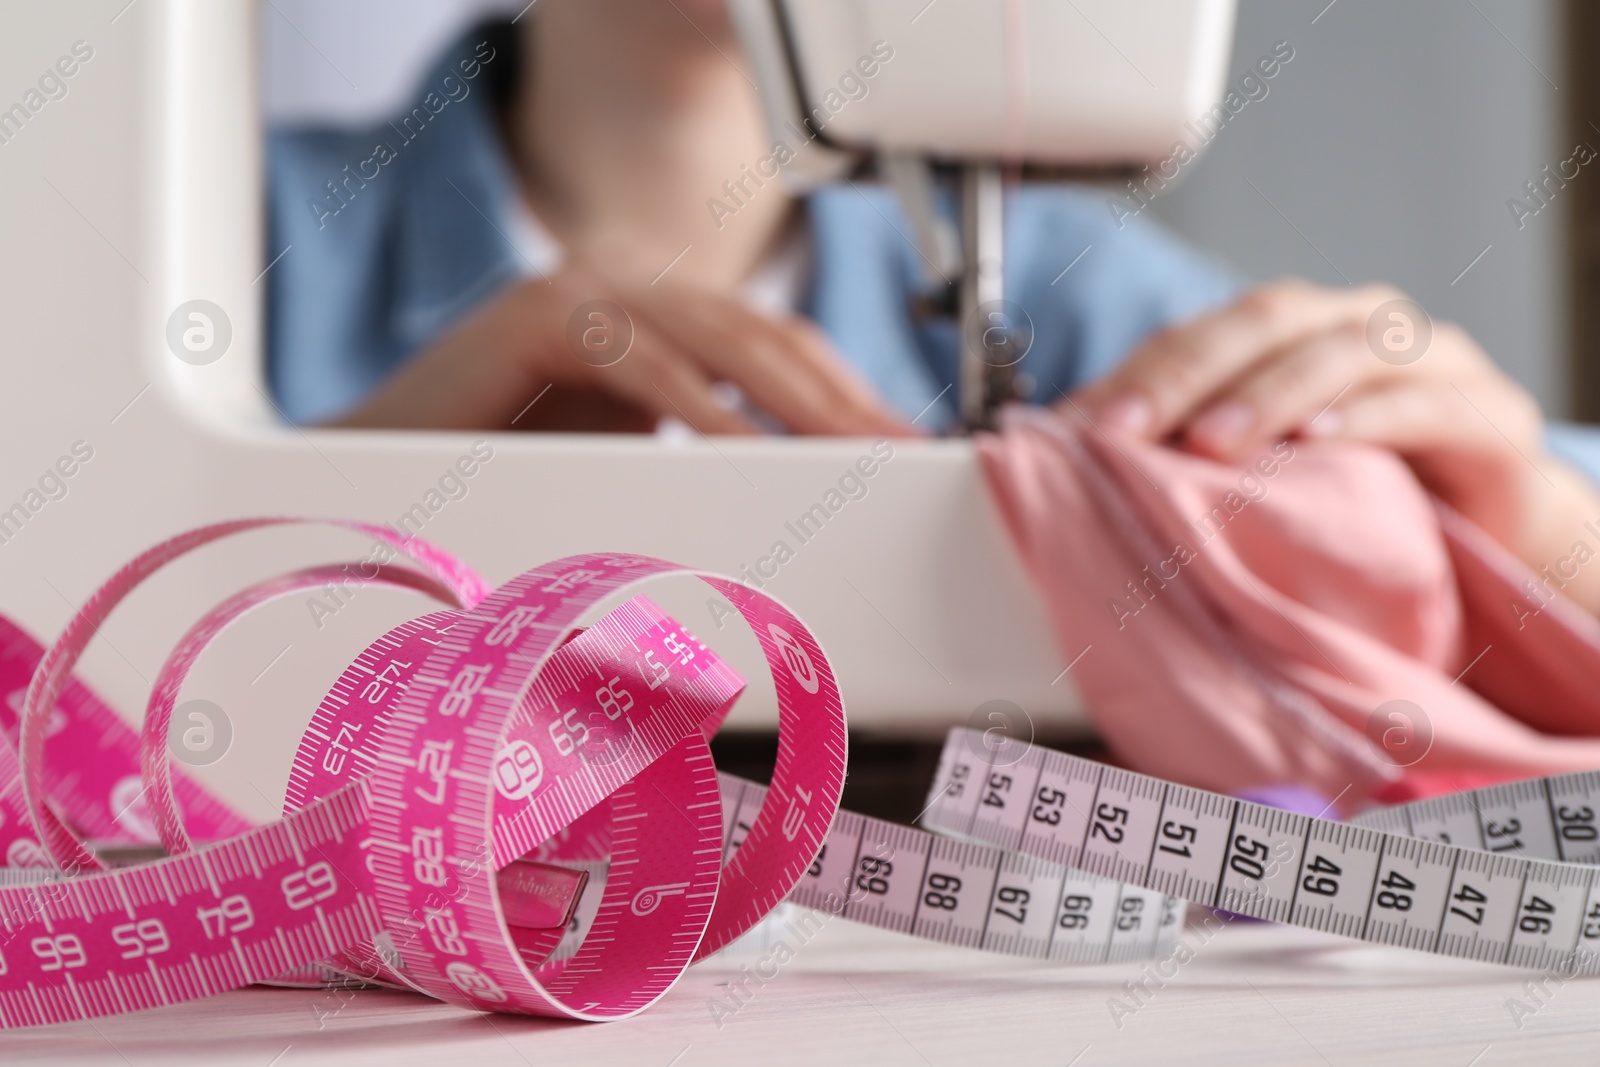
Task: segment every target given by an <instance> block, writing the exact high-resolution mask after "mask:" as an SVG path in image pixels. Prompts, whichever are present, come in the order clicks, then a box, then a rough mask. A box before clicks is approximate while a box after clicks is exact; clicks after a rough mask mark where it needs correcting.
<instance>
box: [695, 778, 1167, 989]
mask: <svg viewBox="0 0 1600 1067" xmlns="http://www.w3.org/2000/svg"><path fill="white" fill-rule="evenodd" d="M720 777H721V780H722V793H723V809H724V811H725V812H726V813H727V815H726V821H727V825H728V831H727V841H728V848H729V849H730V850H736V849H737V848H738V847H739V845H740V843H741V841H740V838H739V833H738V831H739V828H740V826H741V814H742V813H744V812H746V811H752V810H755V808H757V807H758V806H759V805H760V804H761V802H762V800H763V798H764V796H765V792H766V790H765V787H763V786H760V785H757V784H756V783H754V782H749V781H746V780H744V779H741V778H736V777H734V776H732V775H727V774H724V775H721V776H720ZM841 861H842V862H841ZM788 899H789V902H790V903H792V904H798V905H801V906H803V907H809V908H814V909H816V910H818V911H822V912H825V913H828V914H830V915H836V916H841V917H843V918H846V919H849V920H851V921H854V922H860V923H866V924H867V925H871V926H877V927H880V928H882V929H887V930H894V931H897V932H900V933H911V934H914V935H915V936H917V937H921V938H925V939H928V940H932V941H937V942H940V943H943V944H952V945H961V946H964V947H969V948H981V949H983V950H985V951H988V952H999V953H1005V954H1007V955H1013V956H1024V957H1029V958H1034V959H1049V960H1054V961H1057V962H1062V963H1102V962H1115V961H1119V960H1127V959H1141V958H1145V957H1151V956H1159V955H1162V954H1164V953H1166V952H1167V951H1169V950H1170V949H1171V948H1172V945H1173V943H1174V942H1175V941H1176V938H1177V936H1178V933H1179V931H1180V930H1181V929H1182V926H1183V905H1182V903H1181V902H1179V901H1176V900H1173V899H1171V898H1169V897H1168V896H1167V895H1166V894H1165V893H1162V892H1159V891H1152V890H1147V889H1144V888H1141V887H1138V886H1130V885H1122V884H1119V883H1117V882H1115V881H1112V880H1110V879H1107V878H1102V877H1097V876H1096V875H1093V874H1086V873H1083V872H1081V871H1075V870H1070V869H1068V868H1065V867H1063V866H1061V865H1060V864H1057V863H1052V862H1050V861H1048V860H1044V859H1040V858H1037V857H1033V856H1027V855H1023V854H1021V853H1018V852H1013V851H1006V850H1002V849H997V848H991V847H989V846H986V845H980V844H974V843H971V842H967V841H960V840H953V839H951V838H950V837H948V836H945V835H943V834H932V833H928V832H926V831H923V830H918V829H915V828H913V827H908V826H900V825H898V824H895V823H888V822H883V821H881V820H878V819H872V818H868V817H866V816H864V815H858V814H856V813H855V812H851V811H841V812H839V814H838V815H837V816H836V817H835V818H834V820H833V824H832V826H831V828H830V830H829V833H828V837H827V840H826V842H825V843H824V845H823V848H822V849H821V851H820V852H819V854H818V856H817V858H816V860H814V861H813V862H812V864H811V866H810V867H809V868H808V869H807V872H806V875H805V876H804V877H802V878H801V879H800V882H799V884H798V885H797V886H796V887H795V888H794V890H793V891H792V892H791V893H790V895H789V898H788ZM952 904H953V906H951V905H952Z"/></svg>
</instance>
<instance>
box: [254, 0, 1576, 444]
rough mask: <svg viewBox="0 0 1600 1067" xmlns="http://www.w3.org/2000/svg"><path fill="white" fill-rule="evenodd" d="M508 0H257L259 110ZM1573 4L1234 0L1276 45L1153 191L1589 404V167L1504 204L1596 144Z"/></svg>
mask: <svg viewBox="0 0 1600 1067" xmlns="http://www.w3.org/2000/svg"><path fill="white" fill-rule="evenodd" d="M525 6H526V0H514V2H509V3H507V2H502V0H336V2H330V0H272V2H271V3H267V4H264V5H263V6H262V13H261V20H262V21H261V28H262V40H263V42H264V53H263V78H264V92H265V96H264V100H263V106H264V108H265V110H266V114H267V117H268V120H269V121H271V122H293V123H299V122H327V123H332V124H337V125H350V126H362V125H365V124H367V123H370V122H374V121H377V120H381V119H383V118H386V117H387V116H389V115H390V114H392V113H393V112H395V111H397V110H398V109H399V108H400V105H401V104H402V102H404V101H405V100H406V99H407V97H408V96H409V94H410V93H411V92H412V91H413V90H414V88H415V82H416V79H417V78H419V77H420V76H421V75H422V73H423V70H424V68H425V67H426V66H427V65H429V64H430V63H431V62H432V61H433V59H434V56H435V52H436V50H437V49H439V48H441V47H443V46H444V45H445V44H446V43H447V42H449V41H450V40H452V39H453V38H454V37H455V36H456V35H457V34H458V33H460V32H462V31H463V29H464V28H465V27H466V26H468V25H469V24H471V23H472V22H474V21H475V20H477V19H481V18H487V17H489V16H491V15H503V16H515V15H516V14H517V13H518V12H519V11H520V10H521V9H522V8H523V7H525ZM1590 6H1592V5H1585V4H1584V3H1582V2H1581V0H1570V2H1562V0H1407V2H1406V3H1403V4H1395V3H1387V2H1384V0H1334V2H1333V3H1331V4H1330V3H1328V0H1310V2H1306V0H1241V2H1240V5H1239V20H1238V30H1237V34H1236V36H1235V40H1234V45H1233V56H1232V59H1231V60H1230V62H1229V68H1228V69H1229V70H1230V72H1232V71H1239V70H1244V69H1246V68H1247V67H1248V65H1249V63H1250V62H1251V61H1252V60H1253V59H1254V57H1256V56H1259V55H1264V54H1266V53H1268V52H1270V51H1271V50H1272V47H1273V45H1274V44H1275V43H1276V42H1278V41H1287V42H1289V44H1290V45H1291V46H1292V47H1293V48H1294V60H1293V61H1292V62H1291V63H1290V64H1289V65H1288V66H1286V67H1285V69H1284V72H1283V74H1282V75H1281V76H1279V77H1277V78H1274V79H1273V80H1272V81H1271V82H1269V83H1268V86H1269V90H1270V91H1269V93H1268V95H1267V96H1266V97H1265V98H1263V99H1262V100H1260V101H1255V102H1252V103H1251V104H1249V105H1248V106H1247V107H1246V108H1245V109H1244V111H1242V112H1241V113H1240V114H1239V116H1238V117H1237V118H1236V119H1235V120H1233V121H1231V122H1230V123H1229V124H1228V125H1227V127H1226V128H1225V130H1224V132H1223V133H1222V135H1221V136H1219V137H1218V139H1217V141H1216V143H1215V144H1213V145H1212V146H1211V147H1210V149H1209V150H1208V154H1207V155H1206V156H1204V157H1203V159H1202V161H1201V162H1200V164H1199V165H1198V166H1196V167H1194V168H1192V169H1190V171H1189V173H1188V176H1187V177H1186V178H1185V179H1184V180H1183V181H1182V182H1181V183H1180V184H1179V185H1178V186H1177V187H1176V188H1175V189H1174V190H1172V191H1171V192H1169V193H1168V194H1166V195H1164V196H1162V197H1161V198H1160V199H1159V200H1157V202H1156V205H1155V207H1153V208H1152V211H1153V213H1154V214H1155V215H1157V216H1158V217H1160V218H1161V219H1162V220H1164V221H1165V222H1166V223H1167V224H1168V225H1169V226H1171V227H1172V228H1173V229H1174V230H1176V231H1178V232H1179V233H1181V234H1182V235H1183V236H1185V237H1186V238H1188V239H1189V240H1190V241H1192V242H1193V243H1195V244H1197V245H1200V246H1201V247H1203V248H1206V249H1208V250H1210V251H1212V252H1213V253H1215V254H1216V255H1218V256H1220V257H1222V258H1223V259H1225V260H1227V261H1229V262H1230V263H1232V264H1233V265H1234V266H1235V267H1237V268H1238V269H1239V270H1241V271H1243V272H1244V273H1245V274H1246V275H1248V276H1249V277H1251V278H1254V279H1263V280H1264V279H1269V278H1273V277H1277V276H1280V275H1285V274H1294V275H1299V276H1301V277H1304V278H1309V279H1312V280H1315V281H1318V282H1322V283H1325V284H1330V285H1339V284H1343V283H1345V282H1347V281H1348V282H1357V283H1359V282H1363V281H1375V280H1383V281H1388V282H1390V283H1392V284H1394V285H1397V286H1399V287H1400V288H1401V289H1404V290H1406V291H1407V292H1409V293H1410V294H1411V296H1412V297H1414V298H1415V299H1416V300H1418V301H1419V302H1420V303H1421V304H1422V305H1423V306H1424V307H1426V308H1427V309H1428V310H1429V311H1430V313H1431V314H1433V315H1434V316H1435V317H1437V318H1445V319H1452V320H1455V321H1457V322H1460V323H1462V324H1463V325H1464V326H1466V327H1467V329H1468V331H1469V332H1471V333H1472V334H1473V336H1475V337H1476V338H1477V339H1478V340H1479V341H1480V342H1482V344H1483V346H1484V347H1485V348H1486V349H1487V350H1488V351H1489V352H1490V353H1491V354H1493V355H1494V356H1495V358H1496V359H1498V360H1499V361H1500V362H1501V364H1502V365H1503V366H1505V367H1506V368H1507V369H1509V370H1510V371H1511V372H1512V373H1513V374H1514V375H1515V376H1516V377H1517V378H1518V379H1519V380H1520V381H1521V382H1522V383H1523V384H1524V385H1526V386H1527V387H1528V388H1529V389H1530V390H1532V392H1533V393H1534V395H1535V396H1537V397H1538V398H1539V399H1540V401H1541V402H1542V403H1543V404H1544V406H1545V409H1546V410H1547V411H1549V412H1551V413H1552V414H1562V415H1567V416H1571V417H1579V418H1594V417H1597V416H1600V396H1597V394H1596V390H1597V389H1600V383H1597V382H1596V381H1594V380H1593V378H1592V377H1591V376H1590V375H1588V374H1584V373H1580V367H1581V361H1580V360H1578V359H1577V356H1578V353H1577V352H1576V351H1575V350H1574V349H1573V343H1574V342H1573V339H1574V338H1578V337H1583V336H1588V335H1591V334H1592V333H1593V331H1592V330H1586V329H1583V328H1582V326H1583V325H1584V323H1580V322H1579V321H1578V320H1576V319H1575V317H1574V316H1575V315H1577V314H1579V313H1580V312H1579V310H1578V309H1579V307H1580V306H1586V302H1584V301H1581V300H1576V299H1574V297H1575V294H1577V293H1580V292H1582V291H1583V288H1582V285H1581V284H1580V281H1579V278H1580V271H1586V270H1588V269H1591V268H1588V267H1587V266H1586V262H1587V261H1586V260H1584V259H1583V258H1581V257H1579V256H1578V255H1576V249H1575V248H1574V247H1572V246H1569V241H1571V240H1572V239H1573V237H1574V235H1576V234H1578V233H1580V232H1581V227H1580V226H1578V225H1577V224H1578V223H1579V222H1580V221H1581V220H1583V219H1585V218H1588V217H1589V216H1590V214H1592V209H1591V208H1589V206H1588V205H1589V204H1590V203H1592V200H1591V198H1594V197H1596V196H1597V194H1596V193H1595V192H1590V191H1589V190H1590V188H1591V187H1594V188H1595V189H1600V183H1596V182H1592V181H1590V180H1589V178H1590V176H1589V175H1588V174H1587V173H1586V171H1587V168H1585V171H1584V172H1580V174H1579V176H1578V177H1577V178H1576V179H1574V180H1572V181H1571V182H1569V183H1568V184H1567V186H1566V187H1565V188H1563V189H1560V190H1559V191H1558V193H1557V194H1556V195H1553V196H1550V197H1549V201H1550V202H1549V206H1548V207H1542V208H1540V210H1539V211H1538V212H1537V215H1536V216H1534V217H1526V216H1525V217H1524V218H1523V219H1522V220H1521V221H1522V225H1521V226H1520V228H1519V225H1518V219H1517V217H1516V216H1515V215H1514V214H1513V212H1512V211H1511V209H1510V208H1509V207H1508V206H1507V201H1508V200H1509V199H1510V198H1512V197H1517V198H1519V199H1521V200H1522V201H1523V202H1524V203H1527V204H1528V205H1529V206H1530V207H1540V205H1538V204H1537V202H1534V201H1532V200H1530V199H1529V198H1528V195H1527V193H1526V192H1525V190H1524V188H1523V186H1524V183H1525V182H1528V181H1530V180H1535V179H1538V178H1540V177H1541V171H1542V169H1543V168H1544V167H1546V166H1547V165H1548V166H1550V167H1551V168H1552V169H1554V168H1555V166H1556V165H1557V164H1558V163H1560V162H1561V161H1563V160H1565V159H1567V158H1568V157H1569V156H1570V155H1571V154H1572V149H1573V147H1574V145H1575V144H1576V143H1577V142H1578V141H1579V140H1590V139H1592V140H1593V142H1594V143H1596V144H1597V145H1600V131H1597V130H1596V129H1595V128H1593V127H1591V126H1590V125H1589V124H1588V119H1587V118H1586V117H1585V116H1586V115H1587V114H1593V115H1595V116H1600V106H1597V107H1593V108H1589V109H1587V110H1586V106H1587V105H1588V104H1589V103H1591V102H1595V94H1594V91H1593V89H1592V88H1591V87H1590V86H1589V85H1588V84H1587V82H1586V81H1585V80H1584V71H1585V70H1586V69H1587V67H1588V65H1589V64H1588V63H1587V62H1575V63H1573V64H1571V66H1570V71H1569V64H1568V63H1567V56H1566V54H1565V52H1564V51H1563V42H1571V43H1572V47H1573V48H1574V49H1575V50H1581V47H1582V45H1581V42H1583V41H1593V40H1595V34H1594V32H1593V29H1594V27H1593V26H1592V25H1591V23H1593V22H1595V21H1596V16H1594V15H1591V14H1589V12H1588V9H1589V7H1590ZM1575 54H1578V53H1576V52H1575ZM1232 77H1233V75H1232V74H1230V79H1231V78H1232ZM1590 228H1591V229H1592V226H1591V227H1590ZM1591 243H1592V242H1591ZM1480 256H1481V258H1479V257H1480ZM1469 266H1470V269H1467V268H1469Z"/></svg>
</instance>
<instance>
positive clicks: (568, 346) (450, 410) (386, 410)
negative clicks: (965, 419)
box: [340, 270, 911, 435]
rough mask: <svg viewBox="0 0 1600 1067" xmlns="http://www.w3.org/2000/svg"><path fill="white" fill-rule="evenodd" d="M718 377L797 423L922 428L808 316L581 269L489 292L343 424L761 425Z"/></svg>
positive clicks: (724, 428)
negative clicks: (892, 405)
mask: <svg viewBox="0 0 1600 1067" xmlns="http://www.w3.org/2000/svg"><path fill="white" fill-rule="evenodd" d="M597 301H601V302H604V303H601V304H597V303H595V302H597ZM718 382H729V383H732V384H733V385H736V386H738V387H739V388H740V389H741V390H742V391H743V393H744V395H745V396H747V397H748V398H749V399H750V401H751V402H752V403H754V404H755V405H756V406H757V407H759V408H760V409H761V410H763V411H765V412H766V413H768V414H770V415H771V416H772V417H774V418H775V419H777V420H778V421H779V422H781V423H782V424H783V425H784V426H785V427H786V428H787V429H789V430H790V431H792V432H794V433H801V434H862V435H866V434H885V433H888V434H905V433H908V432H911V427H909V426H908V425H907V424H906V423H905V422H904V421H903V420H901V419H900V418H898V417H897V416H895V415H894V414H892V413H891V412H890V411H888V409H887V408H885V407H884V405H883V403H882V402H881V401H880V400H879V399H878V398H877V397H876V396H875V395H874V393H873V392H872V390H871V388H870V387H869V386H868V385H867V384H866V382H865V381H863V380H862V379H861V378H860V377H859V376H858V375H857V374H856V373H855V371H854V370H852V369H851V368H850V367H849V366H847V365H846V364H845V363H844V361H843V360H842V359H841V358H840V357H839V355H838V354H837V353H836V352H835V351H834V350H833V347H832V346H831V345H830V344H829V343H828V341H827V339H826V337H824V336H823V334H822V332H821V331H820V330H818V329H817V328H816V327H815V326H813V325H812V324H811V323H809V322H807V321H805V320H803V319H800V318H797V317H789V318H783V319H774V318H769V317H767V316H764V315H761V314H759V313H757V312H755V311H752V310H750V309H749V308H748V307H746V306H744V305H743V304H742V303H740V302H739V301H738V300H736V299H733V298H731V297H726V296H722V295H719V294H716V293H712V292H709V291H706V290H704V289H701V288H697V287H691V286H675V285H672V284H670V283H666V282H663V283H661V284H660V285H657V286H651V287H647V288H644V289H631V288H623V287H620V286H617V285H615V284H609V283H606V282H602V281H600V280H598V279H597V278H596V277H594V276H592V275H590V274H587V273H585V272H582V271H579V270H566V271H563V272H561V273H560V274H557V275H555V276H554V277H552V278H550V279H549V280H548V281H547V280H543V279H540V280H530V281H525V282H521V283H519V284H517V285H514V286H512V287H511V288H509V289H507V290H506V291H505V292H503V293H501V294H499V295H498V296H496V297H494V298H493V299H491V300H489V301H488V302H486V303H485V304H484V305H483V306H482V307H480V308H478V309H477V310H476V311H474V312H473V313H472V314H471V315H470V316H469V317H468V318H467V319H465V320H464V321H463V322H462V323H460V324H459V325H458V326H456V327H455V328H454V329H453V330H451V331H450V333H448V334H447V335H446V336H444V337H443V338H441V339H440V340H438V341H437V342H435V343H434V344H433V345H432V346H430V347H429V348H428V349H426V350H424V351H422V352H420V353H418V354H417V355H416V356H414V357H412V358H411V359H410V360H408V361H407V362H406V363H405V365H404V366H402V367H401V368H400V369H399V370H398V371H397V372H396V373H395V374H393V375H391V376H390V378H389V379H388V380H387V381H386V382H384V384H383V385H382V386H381V387H380V388H379V389H378V390H376V391H375V392H374V394H373V395H372V396H370V397H369V398H368V399H367V400H366V401H364V402H363V403H362V404H361V405H360V406H359V407H357V408H356V409H355V410H354V411H352V412H351V413H349V414H348V415H346V416H345V417H344V418H343V419H341V420H340V425H345V426H386V427H407V428H429V429H496V428H505V429H511V428H512V423H513V420H515V423H516V427H517V428H519V429H536V428H537V429H564V430H633V431H648V430H649V429H651V428H652V427H653V426H654V425H655V423H656V421H657V420H658V419H659V418H662V417H673V418H678V419H681V420H683V421H684V422H686V423H688V424H689V425H690V426H692V427H694V428H695V429H697V430H699V431H701V432H702V433H708V434H709V433H756V432H758V431H757V429H756V427H755V426H754V425H752V424H751V423H750V421H749V420H748V419H746V418H745V417H744V416H742V415H741V414H739V413H738V412H736V411H733V410H731V409H730V408H729V407H728V406H727V405H726V404H725V403H724V402H723V401H722V400H721V399H719V395H718V392H717V390H716V389H714V388H713V387H714V386H715V385H716V383H718ZM547 387H548V388H549V390H550V392H549V394H548V395H545V394H544V391H545V389H546V388H547ZM536 400H537V403H534V401H536ZM530 404H532V406H531V407H530V406H529V405H530Z"/></svg>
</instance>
